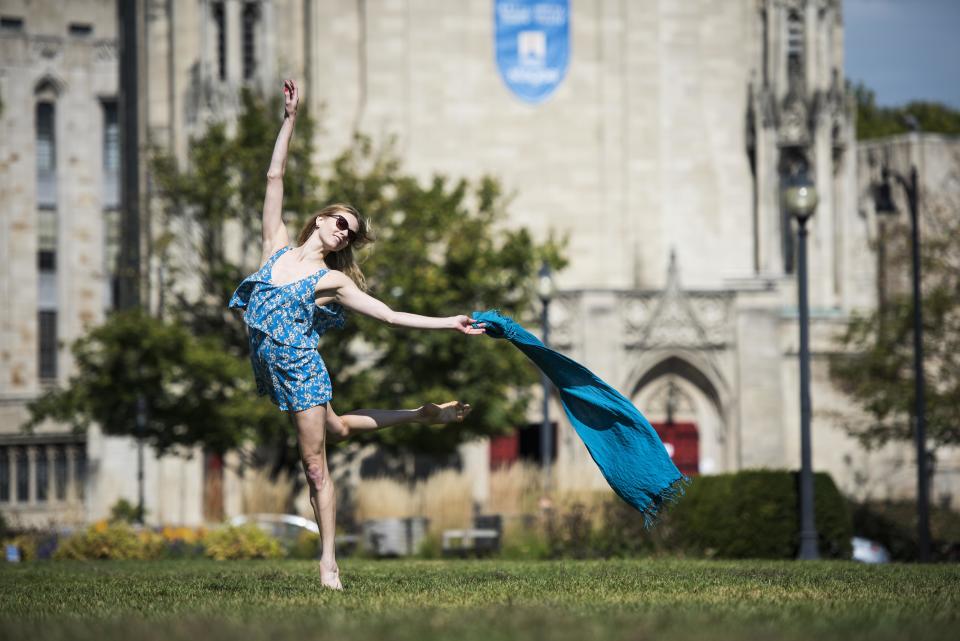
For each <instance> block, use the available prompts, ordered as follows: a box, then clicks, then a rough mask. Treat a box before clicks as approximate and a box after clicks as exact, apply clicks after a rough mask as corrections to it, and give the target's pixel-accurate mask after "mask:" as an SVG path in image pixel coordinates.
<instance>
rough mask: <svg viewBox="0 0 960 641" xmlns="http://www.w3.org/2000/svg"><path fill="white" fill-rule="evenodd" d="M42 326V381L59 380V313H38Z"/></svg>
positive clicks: (40, 360)
mask: <svg viewBox="0 0 960 641" xmlns="http://www.w3.org/2000/svg"><path fill="white" fill-rule="evenodd" d="M38 320H39V325H40V328H39V330H40V354H39V368H40V378H41V380H46V381H53V380H56V378H57V312H56V311H42V310H41V311H40V312H38Z"/></svg>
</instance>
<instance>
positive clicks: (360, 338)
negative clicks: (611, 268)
mask: <svg viewBox="0 0 960 641" xmlns="http://www.w3.org/2000/svg"><path fill="white" fill-rule="evenodd" d="M242 104H243V111H242V113H241V115H240V116H239V118H238V119H237V121H236V123H234V126H233V127H232V128H231V127H228V126H227V125H226V124H222V123H220V124H214V125H212V126H210V127H209V128H208V129H207V130H206V131H205V133H204V134H203V135H202V136H200V137H199V138H196V139H194V140H192V141H191V146H190V150H189V161H188V163H187V164H186V166H185V167H181V166H179V165H178V163H177V162H176V160H175V159H174V158H172V157H170V156H168V155H165V154H162V153H158V154H156V156H155V160H154V162H153V163H152V167H151V173H152V178H153V181H154V184H155V186H156V193H157V194H158V199H159V202H161V203H162V206H163V210H164V216H163V220H164V223H163V232H162V233H161V234H159V235H158V236H157V237H156V238H155V239H154V249H155V252H156V254H157V256H158V258H159V259H160V263H161V264H162V265H163V266H164V279H163V282H162V284H161V291H160V298H161V301H162V304H161V310H160V314H159V318H153V317H150V316H148V315H146V314H143V313H139V312H132V313H114V314H112V315H111V316H110V317H109V318H108V319H107V321H106V322H105V323H104V324H103V325H101V326H100V327H97V328H95V329H93V330H92V331H91V332H90V333H89V334H88V335H87V336H86V337H84V338H83V339H81V340H79V341H78V342H77V343H76V344H75V345H74V346H73V351H74V354H75V355H76V363H77V368H76V369H77V373H76V375H75V376H73V377H72V378H71V379H70V382H69V384H68V385H67V386H66V387H65V388H64V389H60V390H53V391H51V392H50V393H48V394H47V395H45V396H44V397H42V398H40V399H39V400H38V401H37V402H35V403H34V404H32V406H31V408H30V409H31V413H32V421H31V424H33V425H35V424H36V423H37V422H39V421H40V420H43V419H44V418H53V419H56V420H60V421H64V422H68V423H71V424H72V425H74V426H75V427H76V428H77V429H84V428H86V427H87V426H88V425H89V424H90V423H91V422H93V421H95V422H97V423H99V424H100V425H102V426H103V427H104V429H105V430H106V432H107V433H111V434H132V433H134V430H135V424H136V421H135V405H136V399H137V398H138V397H143V398H145V399H146V404H147V416H148V417H149V418H148V422H147V427H146V436H147V438H148V440H149V441H150V442H151V443H152V444H153V445H155V446H157V447H158V448H159V449H160V450H161V451H164V450H166V449H169V448H170V447H172V446H174V445H202V446H204V447H206V448H208V449H212V450H214V451H217V452H224V451H227V450H229V449H233V448H236V447H237V446H239V445H240V444H242V443H245V442H251V441H252V442H254V443H257V444H259V445H261V446H262V447H261V448H260V451H261V452H264V451H268V452H273V455H272V456H271V458H272V459H273V462H274V471H275V472H277V471H280V470H281V469H290V468H293V466H295V465H296V463H297V462H298V461H299V455H298V453H297V449H296V440H295V433H294V431H293V429H292V426H291V425H290V424H289V422H288V421H287V420H286V418H285V417H284V416H283V414H282V413H281V412H280V411H279V410H277V409H276V408H275V407H273V406H272V405H271V404H270V403H269V401H267V400H266V399H264V398H261V397H257V396H256V393H255V386H254V382H253V374H252V371H251V368H250V365H249V362H248V360H247V357H248V354H247V349H248V348H247V339H246V328H245V326H244V325H243V323H242V320H241V318H240V315H239V314H238V313H234V312H233V311H231V310H228V309H227V302H228V300H229V297H230V295H231V293H232V292H233V290H234V288H235V287H236V286H237V284H238V283H239V282H240V280H241V279H242V278H243V276H245V275H246V274H248V273H251V272H253V271H254V270H255V269H256V268H257V267H258V262H259V257H260V214H261V206H262V203H263V195H264V190H265V186H266V184H265V183H266V179H265V172H266V166H267V164H268V162H269V159H270V155H271V152H272V149H273V144H274V140H275V138H276V130H277V127H278V126H279V125H278V118H277V117H276V116H275V114H278V113H279V111H280V110H279V108H278V105H276V104H268V103H267V102H266V101H264V100H262V99H259V98H258V97H256V96H254V95H253V94H250V93H245V94H244V95H243V102H242ZM313 140H314V124H313V122H312V121H311V120H310V119H309V118H308V117H306V115H305V114H303V115H301V116H298V123H297V132H296V134H295V136H294V139H293V143H292V146H291V151H290V156H289V159H288V163H287V170H286V175H285V180H284V185H285V197H284V212H285V220H286V221H287V223H288V225H289V227H290V229H291V237H295V235H296V231H295V230H296V229H299V225H300V224H301V223H302V222H304V221H305V220H306V219H307V218H308V216H309V215H310V214H311V213H312V212H314V211H316V210H317V209H319V208H320V207H321V206H322V204H325V203H329V202H336V201H346V202H350V203H351V204H354V205H355V206H357V207H358V208H359V210H360V211H362V212H364V214H365V215H367V216H368V217H369V218H370V221H371V224H372V227H373V229H374V230H375V232H376V234H377V236H378V241H377V242H376V243H375V244H374V246H373V247H372V248H371V249H370V250H367V251H366V254H365V258H364V262H363V269H364V272H365V274H366V276H367V282H368V284H369V286H370V291H371V293H372V294H373V295H374V296H376V297H378V298H381V299H382V300H384V301H385V302H386V303H387V304H388V305H390V306H392V307H393V308H394V309H398V310H402V311H407V312H413V313H418V314H427V315H437V316H449V315H453V314H459V313H471V312H472V311H474V310H478V309H486V308H489V307H498V308H501V309H502V310H503V311H504V312H505V313H507V314H511V315H514V316H515V317H517V318H520V319H525V318H529V317H532V312H533V301H534V300H535V294H534V291H533V282H532V281H533V276H532V275H533V274H534V273H535V272H536V268H537V267H538V266H539V263H540V261H541V260H549V261H550V262H551V263H552V264H553V266H554V267H555V268H561V267H562V266H563V260H562V258H561V256H560V245H561V244H560V243H557V242H553V241H548V242H546V243H544V244H537V243H535V242H534V241H533V239H532V238H531V236H530V234H529V233H528V232H527V231H526V230H524V229H518V228H512V227H508V226H507V225H506V224H505V222H504V220H505V213H506V207H507V205H508V200H509V198H507V197H506V196H505V195H504V194H503V193H502V191H501V188H500V186H499V184H498V183H497V181H496V180H495V179H493V178H490V177H483V178H480V179H477V180H475V181H468V180H463V179H460V180H454V179H450V178H446V177H443V176H434V177H433V178H432V179H431V180H428V181H426V182H423V181H421V180H419V179H417V178H415V177H413V176H411V175H409V174H406V173H405V172H404V171H403V169H402V167H401V164H400V162H399V160H398V158H397V155H396V153H395V151H394V149H393V146H392V145H391V144H389V143H388V144H385V145H384V146H382V147H379V148H377V147H375V146H374V145H373V143H372V142H371V141H370V140H369V139H366V138H362V137H358V138H357V139H356V140H355V142H354V144H353V145H352V146H351V147H350V148H348V149H347V150H345V151H344V152H343V153H342V154H341V155H340V156H339V157H337V158H336V159H335V160H334V161H333V162H332V163H331V165H330V167H329V168H328V170H327V171H326V175H325V177H323V178H321V177H319V176H318V175H317V173H316V172H315V170H314V168H313V163H312V162H311V159H312V157H313V148H312V141H313ZM320 351H321V354H322V355H323V357H324V359H325V361H326V363H327V365H328V368H329V370H330V372H331V376H332V378H333V381H334V390H335V395H334V406H335V408H336V410H337V411H338V412H339V413H344V412H346V411H348V410H350V409H356V408H360V407H366V408H371V407H382V408H392V407H415V406H418V405H420V404H422V403H423V402H425V401H444V400H448V399H452V398H460V399H463V400H465V401H467V402H469V403H471V404H472V405H473V406H474V407H475V411H474V412H473V414H472V415H471V416H470V417H469V419H468V420H467V421H466V422H464V423H463V424H458V425H456V426H449V427H445V428H439V429H438V428H429V427H417V426H404V427H401V428H398V429H394V430H386V431H382V432H376V433H374V434H371V435H369V436H368V437H367V438H366V440H368V441H377V442H380V443H382V444H385V445H388V446H390V447H394V448H407V449H416V450H421V451H434V452H446V451H449V450H450V449H451V448H453V447H454V446H455V445H457V444H458V443H460V442H462V441H463V440H464V439H467V438H470V437H471V436H473V435H482V434H491V433H495V432H497V431H499V430H502V429H504V428H507V427H508V426H515V425H518V424H520V423H522V422H523V421H524V415H525V409H526V406H527V403H528V401H529V398H528V388H529V387H530V385H531V384H532V383H533V382H534V381H535V372H534V370H533V368H532V367H531V366H530V365H529V364H528V363H527V362H526V361H525V360H524V358H523V357H522V355H521V354H520V353H519V352H517V351H516V350H512V349H510V348H509V347H508V346H506V345H504V344H500V342H499V341H497V342H494V341H490V340H488V339H485V338H483V337H467V336H463V335H462V334H459V333H456V332H452V331H449V332H448V331H430V332H427V331H412V330H403V329H390V328H388V327H386V326H383V325H380V324H378V323H376V322H373V321H370V320H369V319H365V318H358V315H356V314H349V315H348V324H347V327H346V328H345V329H344V330H341V331H337V330H334V331H332V332H331V333H329V334H327V335H326V336H325V337H324V338H323V340H322V342H321V345H320Z"/></svg>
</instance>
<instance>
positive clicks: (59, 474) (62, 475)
mask: <svg viewBox="0 0 960 641" xmlns="http://www.w3.org/2000/svg"><path fill="white" fill-rule="evenodd" d="M53 486H54V488H55V492H56V497H57V500H58V501H64V500H66V498H67V448H66V446H65V445H57V446H56V448H55V449H54V454H53Z"/></svg>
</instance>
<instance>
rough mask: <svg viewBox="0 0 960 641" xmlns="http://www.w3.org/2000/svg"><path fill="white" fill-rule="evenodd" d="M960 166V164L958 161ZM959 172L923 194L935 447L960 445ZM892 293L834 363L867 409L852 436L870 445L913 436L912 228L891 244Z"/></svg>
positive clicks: (856, 321) (897, 230) (854, 329)
mask: <svg viewBox="0 0 960 641" xmlns="http://www.w3.org/2000/svg"><path fill="white" fill-rule="evenodd" d="M955 162H956V166H957V167H960V159H956V160H955ZM958 184H960V181H958V179H957V175H956V173H955V174H954V177H953V178H952V182H951V179H948V180H946V181H945V182H944V184H943V189H941V190H940V191H939V192H937V193H924V194H921V202H922V203H925V205H924V206H923V207H922V208H921V212H920V213H921V238H922V244H921V274H922V275H923V282H922V303H921V306H922V313H923V339H924V340H923V349H924V357H925V358H924V378H925V381H926V389H925V400H926V413H925V417H926V427H927V436H928V439H929V442H930V445H931V446H932V447H933V448H936V447H938V446H941V445H956V444H960V217H958V215H957V214H958V212H960V202H958V197H957V194H958ZM885 242H886V245H887V249H886V254H887V257H888V264H887V267H886V270H887V272H888V273H889V274H890V275H891V277H890V278H889V279H888V282H885V283H882V287H884V288H886V289H887V290H888V291H889V292H891V295H889V296H888V297H887V301H886V302H885V303H884V304H883V305H882V306H881V307H879V308H878V309H876V310H874V311H872V312H870V313H866V314H857V315H855V316H854V317H853V318H852V319H851V321H850V323H849V324H848V326H847V328H846V331H845V333H844V334H843V336H842V337H841V340H840V347H841V351H840V353H839V354H838V355H836V356H835V357H833V359H832V360H831V366H830V371H831V376H832V377H833V379H834V380H835V381H836V382H837V383H838V384H839V386H840V387H841V389H843V390H844V391H845V392H846V393H848V394H849V395H851V396H852V397H853V399H854V400H855V401H857V403H858V404H859V405H860V406H861V407H862V408H863V409H864V410H865V416H864V417H862V418H860V419H848V420H847V422H846V428H847V430H848V431H849V432H850V433H851V434H853V435H855V436H857V437H859V438H860V439H861V440H862V441H863V442H864V444H866V445H867V446H878V445H883V444H884V443H887V442H889V441H897V440H908V439H911V438H913V427H912V417H913V414H914V400H915V398H916V396H915V391H914V380H915V378H914V352H913V299H912V292H911V285H910V282H911V273H912V272H911V253H910V228H909V223H908V222H907V221H904V220H900V221H897V222H895V223H894V226H893V228H892V230H891V231H890V233H889V234H888V235H887V240H886V241H885Z"/></svg>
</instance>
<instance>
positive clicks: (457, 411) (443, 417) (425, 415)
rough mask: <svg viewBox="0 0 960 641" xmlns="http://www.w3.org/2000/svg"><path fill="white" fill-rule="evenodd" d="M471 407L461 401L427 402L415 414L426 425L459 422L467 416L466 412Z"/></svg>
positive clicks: (467, 412) (468, 411)
mask: <svg viewBox="0 0 960 641" xmlns="http://www.w3.org/2000/svg"><path fill="white" fill-rule="evenodd" d="M472 409H473V408H472V407H470V405H469V404H468V403H461V402H460V401H449V402H447V403H441V404H440V405H437V404H436V403H427V404H426V405H424V406H423V407H420V408H418V409H417V415H418V416H419V417H420V418H421V419H423V420H422V422H423V423H426V424H427V425H436V424H439V423H453V422H457V423H459V422H461V421H462V420H463V419H465V418H466V417H467V414H469V413H470V410H472Z"/></svg>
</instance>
